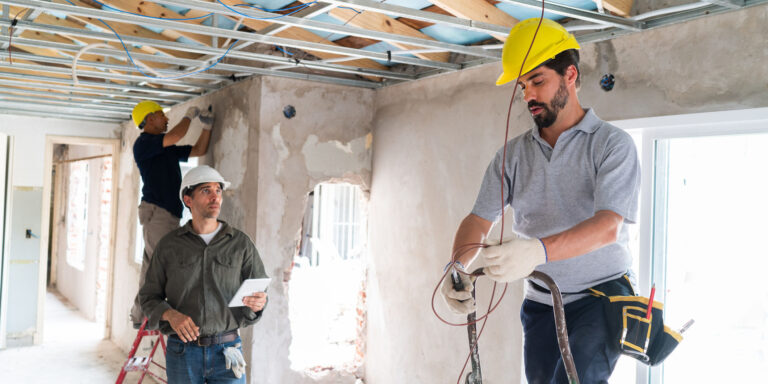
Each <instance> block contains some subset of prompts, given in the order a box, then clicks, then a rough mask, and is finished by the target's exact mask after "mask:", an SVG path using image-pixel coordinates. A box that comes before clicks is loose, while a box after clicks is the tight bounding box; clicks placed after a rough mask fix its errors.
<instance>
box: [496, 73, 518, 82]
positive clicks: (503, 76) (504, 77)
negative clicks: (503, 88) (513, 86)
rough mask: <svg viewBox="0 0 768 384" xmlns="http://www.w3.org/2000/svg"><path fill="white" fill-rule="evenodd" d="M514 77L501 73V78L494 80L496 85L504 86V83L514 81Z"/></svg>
mask: <svg viewBox="0 0 768 384" xmlns="http://www.w3.org/2000/svg"><path fill="white" fill-rule="evenodd" d="M515 80H516V79H515V75H510V74H509V73H507V72H502V73H501V76H499V78H498V79H496V85H504V84H506V83H509V82H510V81H515Z"/></svg>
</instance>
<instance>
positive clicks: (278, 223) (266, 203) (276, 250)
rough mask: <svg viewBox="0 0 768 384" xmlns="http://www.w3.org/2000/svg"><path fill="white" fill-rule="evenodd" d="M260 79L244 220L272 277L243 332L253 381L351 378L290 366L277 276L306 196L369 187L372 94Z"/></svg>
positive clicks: (287, 261)
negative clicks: (254, 167)
mask: <svg viewBox="0 0 768 384" xmlns="http://www.w3.org/2000/svg"><path fill="white" fill-rule="evenodd" d="M263 84H264V85H263V87H262V91H261V92H262V95H261V117H260V119H261V122H260V134H259V164H258V169H259V171H258V172H259V173H258V195H257V198H256V200H255V201H252V202H251V204H249V205H246V206H245V207H246V209H247V210H246V211H247V212H248V213H249V217H251V218H252V219H255V223H253V224H255V225H253V224H252V222H251V221H250V220H249V221H246V228H247V230H248V233H249V234H252V232H251V231H253V230H255V235H256V236H255V237H254V238H255V241H256V247H257V248H258V249H259V252H261V255H262V259H263V260H264V263H265V266H266V269H267V273H268V274H269V275H270V276H271V277H272V278H273V279H274V280H273V284H272V287H270V291H269V295H270V296H269V298H270V303H269V308H268V311H266V313H265V315H264V319H263V320H262V321H261V324H259V325H258V326H256V327H253V328H252V329H249V330H247V331H246V332H244V333H245V334H246V335H248V334H249V333H250V332H252V337H251V339H252V341H251V344H250V345H248V346H247V351H248V352H249V354H250V355H251V362H252V365H251V370H250V373H251V382H252V383H286V384H288V383H304V382H307V383H309V382H328V383H354V382H355V379H354V377H353V376H351V375H345V374H342V373H339V372H330V373H328V375H327V376H325V377H324V378H322V379H319V381H318V380H315V379H311V378H307V377H303V376H302V375H300V374H298V373H296V372H293V371H291V370H290V368H289V367H290V362H289V360H288V348H289V346H290V342H291V334H290V322H289V318H288V316H289V315H290V314H289V313H288V302H287V301H288V300H290V298H289V297H287V292H288V286H287V284H283V283H282V281H283V280H284V274H285V272H288V271H289V270H290V266H291V263H292V261H293V255H294V252H295V248H296V240H297V239H298V235H299V228H300V226H301V220H302V218H303V216H304V209H305V206H306V198H307V194H308V193H309V192H310V191H312V189H313V188H314V187H315V185H316V184H318V183H320V182H323V181H330V180H335V181H341V180H345V181H348V182H352V183H355V184H359V185H360V186H361V188H362V189H363V191H367V190H368V189H369V188H370V173H371V163H370V145H371V140H372V138H371V136H370V132H371V129H372V128H373V120H372V119H373V92H372V91H369V90H364V89H354V88H345V87H338V86H329V85H320V84H311V83H305V82H301V81H295V80H285V79H277V78H265V79H264V80H263ZM286 105H292V106H293V107H294V108H295V109H296V117H294V118H292V119H287V118H285V116H283V108H284V107H285V106H286ZM253 202H255V203H256V204H255V206H254V205H253V204H252V203H253ZM253 208H256V215H255V216H254V215H253V212H254V211H253V210H252V209H253ZM252 236H253V235H252ZM288 284H289V283H288ZM318 289H322V287H318ZM267 346H268V347H267Z"/></svg>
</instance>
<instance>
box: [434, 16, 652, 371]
mask: <svg viewBox="0 0 768 384" xmlns="http://www.w3.org/2000/svg"><path fill="white" fill-rule="evenodd" d="M539 22H540V19H528V20H524V21H521V22H519V23H518V24H517V25H516V26H515V27H514V28H513V29H512V30H511V31H510V34H509V38H508V39H507V40H506V42H505V44H504V51H503V54H502V64H503V68H504V73H503V74H502V75H501V76H500V77H499V79H498V81H497V85H502V84H506V83H508V82H513V81H514V82H515V83H516V85H518V86H520V88H521V90H522V92H523V99H524V101H525V102H526V103H527V104H528V110H529V112H530V114H531V117H532V118H533V122H534V123H535V126H534V127H533V128H532V129H531V130H529V131H527V132H525V133H523V134H522V135H520V136H517V137H515V138H513V139H512V140H510V141H509V142H508V143H507V147H506V155H505V154H504V153H502V152H503V150H499V151H498V152H497V153H496V155H495V157H494V158H493V160H492V161H491V163H490V165H489V166H488V169H487V171H486V173H485V177H484V179H483V182H482V185H481V187H480V192H479V194H478V197H477V200H476V202H475V205H474V207H473V209H472V212H471V213H470V214H469V215H468V216H467V217H466V218H465V219H464V220H463V221H462V222H461V224H460V225H459V228H458V230H457V232H456V236H455V239H454V246H453V248H454V252H455V251H456V250H457V249H459V248H461V247H462V245H465V244H470V243H481V242H484V241H486V237H487V235H488V233H489V231H490V229H491V227H492V226H493V224H494V223H495V222H497V221H498V220H499V219H500V218H501V215H502V214H503V211H504V210H505V209H506V208H507V207H511V208H512V211H513V216H514V220H513V222H512V229H513V231H514V232H515V235H516V236H512V237H510V236H507V237H508V238H507V239H505V240H504V242H503V243H502V244H500V245H491V246H489V247H487V248H483V249H482V250H475V251H473V252H467V253H464V254H463V255H461V256H460V257H459V258H458V263H455V264H454V267H456V268H464V269H465V271H472V270H474V269H475V268H471V267H470V265H471V264H472V262H473V261H475V259H478V260H477V261H478V266H479V265H484V266H485V268H484V272H485V274H486V276H488V277H490V278H491V279H493V280H495V281H498V282H511V281H515V280H519V279H524V278H526V277H527V276H528V275H529V274H530V273H531V272H532V271H534V270H537V271H540V272H543V273H546V274H547V275H549V276H551V277H552V278H553V279H554V280H555V281H556V282H557V283H558V285H559V287H560V290H561V291H562V292H564V295H563V299H564V303H565V304H566V305H565V312H566V322H567V324H568V330H569V339H570V345H571V348H572V352H573V356H574V360H575V364H576V368H577V371H578V375H579V378H580V380H581V382H583V383H607V382H608V381H607V380H608V378H609V377H610V375H611V372H612V371H613V368H614V366H615V364H616V361H617V360H618V357H619V350H618V345H617V343H616V341H615V340H613V339H612V338H611V336H610V335H609V332H608V329H607V323H606V319H605V315H604V307H603V305H604V303H603V301H602V300H600V299H598V298H596V297H592V296H589V295H588V294H586V293H585V291H587V290H588V289H589V288H590V287H593V286H595V285H597V284H601V283H605V282H613V281H619V280H621V279H624V276H625V274H628V275H629V276H633V275H632V274H631V271H630V269H631V265H632V257H631V255H630V253H629V248H628V244H627V243H628V239H629V236H628V230H627V225H625V224H632V223H635V222H636V220H637V219H638V209H637V203H638V195H639V187H640V165H639V161H638V158H637V152H636V149H635V145H634V142H633V141H632V138H631V137H630V136H629V134H627V133H626V132H624V131H622V130H620V129H619V128H616V127H614V126H613V125H610V124H608V123H606V122H605V121H602V120H600V119H599V118H598V117H597V115H596V114H595V112H594V111H593V110H592V109H590V108H584V107H582V106H581V104H580V102H579V99H578V94H577V89H578V87H579V82H580V71H579V67H578V64H579V51H578V50H579V48H580V47H579V44H578V43H577V42H576V39H575V38H574V36H573V35H572V34H570V33H568V32H567V31H566V30H565V29H564V28H563V27H562V26H561V25H560V24H558V23H557V22H554V21H551V20H546V19H545V20H543V21H541V26H540V27H539ZM537 27H539V28H538V33H536V30H537ZM534 34H536V38H535V42H534V44H533V45H532V46H531V41H532V39H533V37H534ZM529 47H530V48H531V49H530V53H528V50H529ZM526 53H528V57H527V59H525V60H524V58H525V56H526ZM523 62H524V63H523ZM504 156H505V157H504ZM501 167H504V172H503V179H502V171H501ZM502 190H503V191H504V192H503V193H504V195H503V196H504V198H503V203H502V198H501V191H502ZM502 204H503V207H502ZM489 242H491V241H490V240H489ZM463 266H466V267H463ZM461 278H462V281H463V283H464V287H465V288H464V290H463V291H456V290H454V289H453V285H452V283H451V281H450V279H446V280H445V281H444V282H443V286H442V289H441V292H442V294H443V298H444V300H445V302H446V304H447V305H448V306H449V307H450V308H451V309H452V310H453V311H454V312H457V313H471V312H472V311H474V310H475V303H474V300H473V299H472V297H471V295H470V292H471V290H472V287H473V279H471V278H469V277H467V276H466V275H461ZM544 286H545V285H544V284H543V283H542V282H540V281H537V280H535V279H532V278H529V279H527V282H526V293H525V300H524V301H523V306H522V308H521V311H520V317H521V320H522V323H523V330H524V336H525V344H524V351H523V354H524V359H525V372H526V377H527V379H528V382H529V383H531V384H535V383H567V382H568V379H567V376H566V373H565V370H564V368H563V361H562V359H561V357H560V350H559V348H558V344H557V337H556V332H555V324H554V316H553V310H552V306H551V303H552V300H551V297H550V294H549V291H548V290H547V289H546V288H545V287H544Z"/></svg>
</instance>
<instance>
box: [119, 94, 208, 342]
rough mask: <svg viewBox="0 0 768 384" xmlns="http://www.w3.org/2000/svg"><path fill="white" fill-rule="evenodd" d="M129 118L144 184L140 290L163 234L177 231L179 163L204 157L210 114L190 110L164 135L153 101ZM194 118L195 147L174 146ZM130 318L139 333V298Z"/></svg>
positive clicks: (162, 121) (163, 120)
mask: <svg viewBox="0 0 768 384" xmlns="http://www.w3.org/2000/svg"><path fill="white" fill-rule="evenodd" d="M131 116H132V118H133V122H134V124H136V127H137V128H139V129H141V130H142V131H143V132H142V133H141V134H140V135H139V137H138V138H137V139H136V142H134V144H133V158H134V160H135V161H136V165H137V166H138V168H139V173H140V174H141V180H142V181H143V183H144V187H143V188H142V190H141V203H140V204H139V223H140V224H141V226H142V232H143V235H144V256H143V258H142V263H141V272H140V275H139V287H141V285H142V284H143V283H144V274H145V273H146V271H147V267H148V266H149V260H150V259H151V258H152V252H153V251H154V249H155V245H156V244H157V242H158V241H159V240H160V239H161V238H162V237H163V236H165V234H166V233H168V232H170V231H172V230H174V229H176V228H178V227H179V220H181V213H182V210H183V209H184V208H183V207H182V205H181V202H180V201H179V199H178V198H177V197H176V195H177V192H178V190H179V184H180V183H181V170H180V169H179V162H180V161H187V159H188V158H189V157H197V156H203V155H205V153H206V151H207V150H208V142H209V141H210V138H211V128H212V127H213V113H212V112H211V111H204V112H203V113H202V114H201V113H200V109H199V108H197V107H190V108H189V109H187V112H186V114H185V115H184V118H182V119H181V121H180V122H179V123H178V124H176V126H174V127H173V128H172V129H171V130H170V131H168V132H167V133H166V130H167V129H168V118H167V117H166V116H165V114H164V113H163V108H162V107H161V106H160V105H159V104H157V103H155V102H154V101H150V100H144V101H141V102H139V103H138V104H136V106H135V107H134V108H133V113H132V115H131ZM195 118H198V119H199V120H200V122H201V123H202V124H203V131H202V133H201V134H200V136H199V137H198V139H197V142H196V143H195V145H194V146H190V145H176V143H178V142H179V140H181V139H182V138H183V137H184V136H185V135H186V134H187V131H188V130H189V126H190V124H191V123H192V121H193V120H195ZM130 317H131V321H132V322H133V327H134V328H136V329H138V328H139V327H140V326H141V322H142V320H143V319H144V315H143V314H142V313H141V305H140V304H139V296H138V295H136V298H135V300H134V304H133V307H132V308H131V313H130Z"/></svg>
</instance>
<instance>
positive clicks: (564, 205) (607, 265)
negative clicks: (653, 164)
mask: <svg viewBox="0 0 768 384" xmlns="http://www.w3.org/2000/svg"><path fill="white" fill-rule="evenodd" d="M502 150H503V148H502V149H500V150H499V151H498V152H497V153H496V156H495V157H494V159H493V160H492V161H491V164H490V165H489V166H488V169H487V170H486V172H485V177H484V178H483V183H482V185H481V187H480V192H479V194H478V196H477V201H476V202H475V206H474V208H473V209H472V213H473V214H475V215H477V216H480V217H482V218H483V219H485V220H488V221H490V222H496V221H497V220H499V219H500V218H501V214H502V208H501V196H500V195H499V193H500V190H501V186H500V183H501V168H500V166H499V165H500V164H501V162H502ZM504 169H505V170H504V173H505V174H504V196H505V197H506V201H505V207H504V208H505V209H506V207H511V208H512V211H513V217H514V222H513V223H512V229H513V231H514V232H515V233H517V234H518V235H520V236H523V237H528V238H534V237H537V238H542V237H547V236H550V235H553V234H556V233H560V232H563V231H565V230H567V229H569V228H572V227H573V226H575V225H576V224H578V223H580V222H582V221H584V220H586V219H589V218H590V217H592V216H594V214H595V212H597V211H600V210H610V211H613V212H615V213H617V214H619V215H621V216H622V217H623V218H624V224H625V225H622V226H621V230H620V232H619V235H618V240H617V241H616V242H615V243H613V244H610V245H607V246H605V247H602V248H600V249H598V250H595V251H592V252H590V253H587V254H584V255H581V256H578V257H573V258H570V259H567V260H562V261H553V262H548V263H546V264H542V265H539V266H538V267H536V270H537V271H541V272H544V273H546V274H548V275H549V276H551V277H552V278H553V279H554V280H555V281H556V282H557V283H558V285H559V287H560V290H561V291H562V292H564V293H574V292H579V291H582V290H584V289H586V288H589V287H592V286H594V285H597V284H600V283H602V282H605V281H608V280H611V279H614V278H616V277H619V276H621V275H622V274H623V273H625V272H627V271H628V270H629V269H630V268H631V266H632V255H631V254H630V252H629V248H628V240H629V236H628V229H627V225H626V224H633V223H635V222H636V221H637V201H638V196H639V193H640V164H639V161H638V158H637V150H636V149H635V144H634V142H633V141H632V138H631V137H630V136H629V134H628V133H626V132H624V131H622V130H621V129H619V128H617V127H615V126H613V125H610V124H608V123H606V122H605V121H602V120H600V118H598V117H597V116H596V115H595V113H594V112H593V111H592V110H591V109H587V110H586V115H585V116H584V118H583V119H582V120H581V121H580V122H579V123H578V124H576V125H575V126H573V127H571V128H570V129H568V130H567V131H565V132H563V133H562V134H561V135H560V137H559V138H558V139H557V143H556V144H555V147H554V148H552V146H550V145H549V144H548V143H547V142H546V141H544V139H542V138H541V136H540V135H539V130H538V129H537V128H534V129H532V130H530V131H528V132H526V133H524V134H522V135H520V136H517V137H515V138H513V139H512V140H510V141H509V143H508V145H507V155H506V164H505V165H504ZM510 190H511V191H512V193H509V191H510ZM505 237H508V235H505ZM534 282H535V283H536V284H538V285H540V286H542V287H546V285H544V283H542V282H540V281H534ZM527 288H528V289H527V290H526V298H527V299H530V300H534V301H537V302H540V303H544V304H551V302H552V301H551V298H550V296H549V295H548V294H546V293H542V292H539V291H536V290H534V289H532V288H531V287H530V286H529V287H527ZM564 296H565V297H564V301H565V302H566V303H568V302H572V301H575V300H577V299H579V298H581V297H583V295H564Z"/></svg>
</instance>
